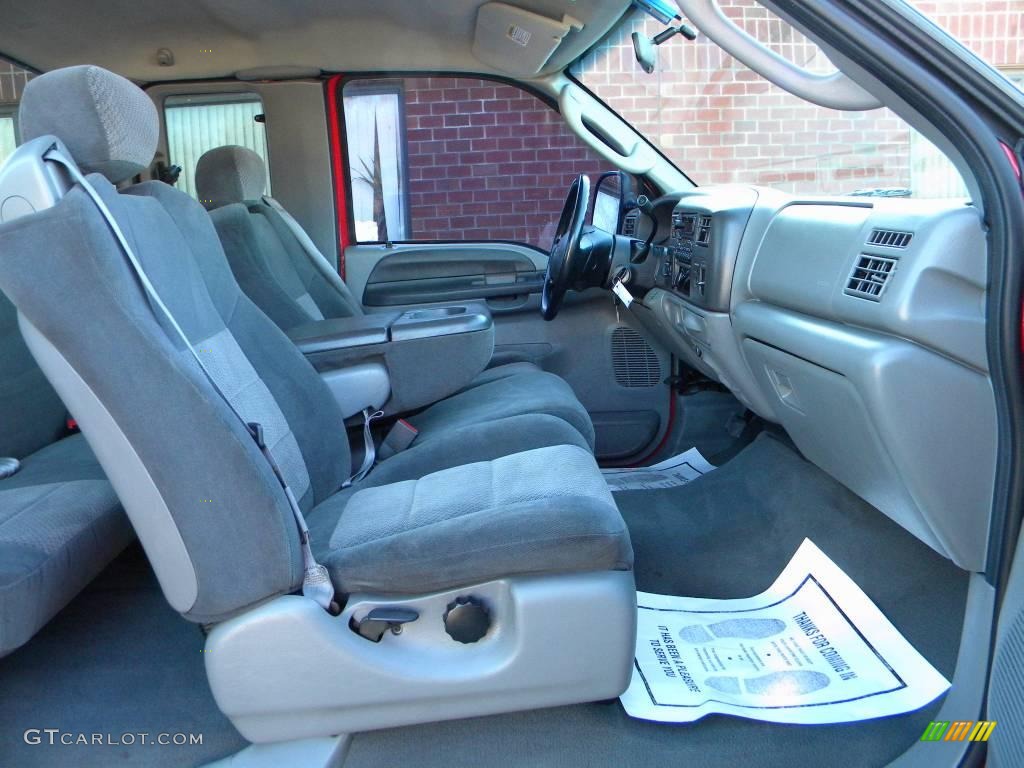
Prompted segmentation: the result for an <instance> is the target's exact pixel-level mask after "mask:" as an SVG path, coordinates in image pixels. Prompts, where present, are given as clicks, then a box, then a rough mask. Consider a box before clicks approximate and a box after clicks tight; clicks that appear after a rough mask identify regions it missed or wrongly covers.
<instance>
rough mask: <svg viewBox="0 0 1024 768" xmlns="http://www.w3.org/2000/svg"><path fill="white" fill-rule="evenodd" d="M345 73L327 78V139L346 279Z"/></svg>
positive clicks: (340, 268)
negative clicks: (343, 82)
mask: <svg viewBox="0 0 1024 768" xmlns="http://www.w3.org/2000/svg"><path fill="white" fill-rule="evenodd" d="M343 79H344V75H332V76H331V77H329V78H327V82H326V85H325V87H326V88H327V139H328V142H329V144H330V150H331V175H332V181H333V183H334V209H335V214H336V220H337V227H338V274H340V275H341V277H342V279H343V280H344V279H345V249H346V248H348V246H349V243H350V242H351V234H350V231H349V229H350V224H349V216H348V190H347V188H346V186H345V148H344V146H342V143H341V142H342V136H341V120H342V108H343V104H342V103H341V83H342V80H343Z"/></svg>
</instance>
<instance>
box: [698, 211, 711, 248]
mask: <svg viewBox="0 0 1024 768" xmlns="http://www.w3.org/2000/svg"><path fill="white" fill-rule="evenodd" d="M710 242H711V217H710V216H698V217H697V245H708V244H709V243H710Z"/></svg>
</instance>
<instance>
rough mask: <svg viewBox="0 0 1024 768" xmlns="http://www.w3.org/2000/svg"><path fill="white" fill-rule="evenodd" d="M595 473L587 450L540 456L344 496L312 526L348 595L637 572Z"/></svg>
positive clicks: (317, 513) (315, 516)
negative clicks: (539, 576)
mask: <svg viewBox="0 0 1024 768" xmlns="http://www.w3.org/2000/svg"><path fill="white" fill-rule="evenodd" d="M594 469H595V467H594V459H593V457H592V456H591V455H590V453H589V452H588V451H586V450H584V449H582V448H580V447H578V446H554V447H551V448H540V449H537V450H533V451H527V452H525V453H517V454H513V455H512V456H505V457H502V458H499V459H495V460H493V461H484V462H477V463H474V464H468V465H465V466H461V467H455V468H452V469H447V470H442V471H440V472H436V473H433V474H429V475H426V476H425V477H422V478H419V479H416V480H406V481H404V482H397V483H389V484H387V485H383V486H378V487H374V488H365V489H362V490H357V491H355V492H354V493H351V494H337V495H335V496H333V497H331V498H329V499H327V500H326V501H325V502H323V503H322V504H320V505H319V506H317V507H316V508H315V509H314V510H313V511H312V513H311V515H310V526H311V529H312V530H314V531H317V532H318V533H319V535H318V536H315V537H314V541H317V542H318V549H319V554H320V555H321V556H322V562H323V563H324V565H326V566H327V568H328V570H329V571H330V573H331V577H332V579H333V580H334V583H335V585H336V586H337V587H338V589H340V590H341V591H343V592H346V593H351V592H371V593H380V594H387V593H398V594H413V593H417V592H429V591H433V590H440V589H445V588H449V587H451V586H453V585H454V586H461V585H469V584H473V583H477V582H483V581H490V580H492V579H499V578H505V577H509V576H517V575H526V574H542V573H566V572H568V573H571V572H577V571H594V570H628V569H629V568H630V567H631V566H632V562H633V555H632V549H631V548H630V543H629V533H628V531H627V530H626V526H625V523H624V522H623V521H622V517H621V516H620V515H619V512H618V509H617V507H616V506H615V501H614V500H613V499H612V495H611V493H610V492H609V491H608V484H607V483H606V482H605V481H604V478H603V477H602V476H601V473H600V472H595V471H594ZM567 478H571V482H566V479H567ZM382 565H383V567H382Z"/></svg>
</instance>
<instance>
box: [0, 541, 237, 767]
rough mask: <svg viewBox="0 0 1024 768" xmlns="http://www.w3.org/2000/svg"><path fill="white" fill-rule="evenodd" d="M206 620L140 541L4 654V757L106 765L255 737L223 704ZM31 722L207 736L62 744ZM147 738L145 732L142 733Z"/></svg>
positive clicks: (219, 753)
mask: <svg viewBox="0 0 1024 768" xmlns="http://www.w3.org/2000/svg"><path fill="white" fill-rule="evenodd" d="M202 648H203V636H202V633H201V632H200V630H199V627H198V626H197V625H195V624H192V623H190V622H188V621H185V620H184V619H182V618H181V616H179V615H178V614H177V613H175V611H174V610H172V609H171V607H170V606H169V605H168V604H167V601H166V600H164V597H163V594H162V593H161V592H160V589H159V587H158V585H157V583H156V579H155V578H154V576H153V573H152V571H151V569H150V567H149V564H148V563H147V562H146V559H145V556H144V555H143V554H142V551H141V549H139V548H138V547H137V546H133V547H131V548H129V550H128V551H127V552H125V554H123V555H122V556H121V557H120V558H118V559H117V560H115V561H114V563H112V564H111V565H110V567H108V568H107V569H106V570H105V571H104V572H103V573H102V574H101V575H100V576H99V577H98V578H97V579H96V581H94V582H93V583H92V584H91V585H90V586H88V587H87V588H86V589H85V590H84V591H83V592H82V593H81V594H80V595H78V597H76V598H75V599H74V600H73V601H72V602H71V604H70V605H68V607H67V608H65V609H64V610H63V611H61V612H60V613H59V614H58V615H57V616H56V617H55V618H54V620H53V621H51V622H50V623H49V624H48V625H47V626H46V627H44V628H43V630H42V631H41V632H40V633H39V634H38V635H37V636H36V637H34V638H33V639H32V640H31V641H29V643H28V644H27V645H25V646H24V647H22V648H20V649H19V650H17V651H15V652H14V653H13V654H11V655H10V656H7V657H5V658H3V659H0V764H2V765H11V766H14V765H16V766H19V768H22V767H25V768H29V767H34V766H40V767H43V766H46V767H47V768H48V767H49V766H64V765H74V766H76V768H87V767H90V766H97V768H107V767H108V766H111V765H139V766H156V767H157V768H160V767H162V766H193V765H201V764H203V763H206V762H209V761H211V760H215V759H218V758H221V757H224V756H226V755H229V754H231V753H233V752H236V751H238V750H239V749H241V748H242V747H244V746H246V744H247V742H246V741H245V740H244V739H243V738H242V737H241V735H239V733H238V732H237V731H236V730H235V729H234V727H233V726H232V725H231V723H230V722H228V720H227V718H225V717H224V715H222V714H221V712H220V710H218V709H217V705H216V704H215V703H214V701H213V695H212V694H211V693H210V688H209V685H208V684H207V682H206V670H205V668H204V666H203V659H202V655H201V653H200V652H201V651H202ZM29 728H38V729H44V728H59V729H61V731H63V732H68V733H73V734H78V733H85V734H93V733H101V734H108V733H109V734H111V736H112V737H113V738H114V739H117V740H122V739H120V738H119V737H120V736H121V735H122V734H127V733H130V734H139V733H148V734H149V736H150V737H152V738H155V737H156V736H157V734H160V733H170V734H175V733H186V734H202V736H203V743H202V744H201V745H181V746H174V745H166V746H158V745H146V746H143V745H141V744H139V743H135V744H132V745H130V746H127V745H120V746H112V745H111V746H108V745H102V746H101V745H89V746H85V745H60V744H57V745H54V746H50V745H49V744H48V743H47V742H46V741H45V739H46V738H47V736H46V735H45V734H43V735H42V738H43V739H44V741H43V743H42V744H36V745H30V744H26V743H25V741H24V733H25V731H26V730H27V729H29ZM135 740H136V742H138V737H136V738H135Z"/></svg>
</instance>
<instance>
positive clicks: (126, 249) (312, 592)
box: [43, 148, 334, 609]
mask: <svg viewBox="0 0 1024 768" xmlns="http://www.w3.org/2000/svg"><path fill="white" fill-rule="evenodd" d="M43 158H44V159H45V160H51V161H53V162H55V163H57V164H58V165H60V166H62V167H63V168H64V169H65V170H66V171H67V172H68V173H69V174H70V175H71V178H72V179H74V181H76V182H77V183H78V184H79V185H80V186H81V187H82V189H83V190H85V193H86V194H87V195H89V198H90V199H91V200H92V202H93V204H94V205H95V206H96V208H97V209H98V210H99V212H100V214H101V215H102V216H103V218H104V220H105V221H106V222H107V226H108V227H110V231H111V232H112V233H113V234H114V237H115V239H116V240H117V242H118V244H119V245H120V246H121V251H122V252H123V253H124V255H125V257H126V258H127V259H128V263H129V265H130V266H131V267H132V270H133V271H134V272H135V276H136V277H137V278H138V280H139V283H140V284H141V285H142V289H143V292H144V293H145V294H146V297H147V299H148V300H149V302H150V306H151V307H153V309H154V311H159V313H160V314H161V315H162V316H163V318H164V320H165V321H166V322H167V324H168V325H170V326H171V328H172V329H173V330H174V333H175V335H176V336H178V337H179V339H180V340H181V341H182V342H183V343H184V345H185V348H186V349H187V350H188V351H189V352H190V353H191V355H192V359H193V360H195V361H196V364H197V365H198V366H199V370H200V371H202V372H203V375H204V376H205V377H206V379H207V381H208V382H209V383H210V386H211V387H213V391H214V392H216V393H217V395H218V396H219V397H220V398H221V400H223V401H224V404H225V405H227V407H228V410H229V411H231V413H233V414H234V415H235V417H236V418H237V419H238V420H239V421H240V422H241V423H242V426H244V427H245V430H246V432H248V433H249V435H250V436H252V438H253V440H254V441H255V442H256V446H257V447H258V448H259V450H260V453H261V454H262V455H263V457H264V458H265V459H266V460H267V463H268V464H269V465H270V469H271V471H272V472H273V473H274V477H276V478H277V481H278V483H280V485H281V489H282V490H283V491H284V495H285V498H287V500H288V506H289V507H290V508H291V511H292V516H293V517H294V518H295V523H296V525H297V526H298V528H299V542H300V546H301V548H302V565H303V577H302V594H303V595H304V596H306V597H309V598H311V599H313V600H315V601H316V602H317V603H319V604H320V605H321V606H322V607H323V608H325V609H329V608H330V605H331V602H332V601H333V600H334V587H333V586H332V584H331V579H330V576H329V574H328V573H327V569H326V568H324V567H323V566H322V565H320V564H319V563H318V562H317V561H316V558H315V557H314V556H313V550H312V549H311V548H310V546H309V528H308V527H307V526H306V519H305V517H303V515H302V509H301V508H300V507H299V502H298V501H297V500H296V498H295V494H294V493H292V489H291V488H290V487H289V486H288V482H287V481H286V480H285V479H284V475H283V474H282V473H281V469H280V467H278V465H277V462H276V461H275V460H274V456H273V454H271V452H270V449H269V448H267V445H266V443H265V442H264V440H263V427H262V426H260V425H259V424H256V423H253V422H247V421H246V420H245V418H244V417H243V416H242V414H240V413H239V412H238V410H237V409H236V408H235V406H234V405H232V403H231V401H230V400H228V398H227V396H226V395H225V394H224V392H223V391H222V390H221V388H220V387H219V386H218V385H217V382H216V380H215V379H214V378H213V376H212V375H211V374H210V371H209V370H208V369H207V367H206V365H205V364H204V363H203V360H202V358H201V357H200V356H199V353H197V352H196V351H195V348H193V346H192V344H191V342H190V341H189V340H188V336H186V335H185V332H184V331H183V330H182V329H181V326H180V325H178V321H177V320H175V318H174V315H173V314H172V313H171V310H170V309H168V308H167V305H166V304H164V302H163V300H162V299H161V298H160V294H159V293H158V292H157V290H156V287H155V286H154V285H153V284H152V283H151V282H150V280H149V276H148V275H147V274H146V270H145V269H143V267H142V264H141V263H140V262H139V260H138V258H137V257H136V256H135V251H133V250H132V247H131V245H129V243H128V239H127V238H126V237H125V235H124V232H123V231H122V230H121V227H120V225H119V224H118V223H117V220H116V219H115V218H114V215H113V214H112V213H111V212H110V209H109V208H107V204H106V203H105V202H103V198H102V197H100V194H99V192H97V191H96V189H95V187H93V186H92V184H90V183H89V181H88V179H86V178H85V176H84V175H83V174H82V172H81V171H80V170H79V169H78V167H77V166H76V165H75V164H74V163H73V162H71V161H70V160H68V159H67V158H66V157H65V156H64V154H63V153H62V152H60V151H58V150H57V149H56V148H53V149H51V150H49V151H48V152H47V153H46V154H45V155H44V156H43Z"/></svg>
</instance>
